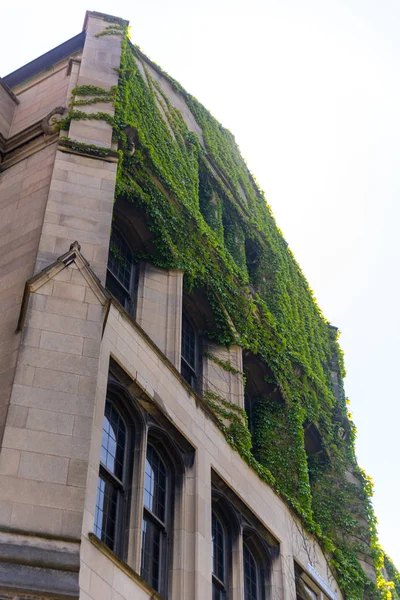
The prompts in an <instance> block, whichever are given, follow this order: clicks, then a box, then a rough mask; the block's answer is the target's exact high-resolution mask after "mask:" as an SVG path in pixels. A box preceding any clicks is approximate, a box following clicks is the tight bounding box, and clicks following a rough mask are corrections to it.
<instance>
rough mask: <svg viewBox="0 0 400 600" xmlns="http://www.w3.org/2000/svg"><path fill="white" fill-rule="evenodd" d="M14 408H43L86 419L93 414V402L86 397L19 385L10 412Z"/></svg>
mask: <svg viewBox="0 0 400 600" xmlns="http://www.w3.org/2000/svg"><path fill="white" fill-rule="evenodd" d="M12 406H16V407H17V406H18V409H19V408H25V407H33V408H41V409H43V410H53V411H57V412H62V413H67V414H73V415H82V416H85V417H91V416H92V413H93V407H92V400H91V399H90V398H87V397H86V396H79V395H78V394H68V393H65V392H56V391H53V390H46V389H41V388H33V387H30V386H25V385H18V384H16V385H14V387H13V394H12V397H11V404H10V410H11V407H12ZM27 416H28V409H27V408H26V417H25V418H27ZM25 422H26V421H25Z"/></svg>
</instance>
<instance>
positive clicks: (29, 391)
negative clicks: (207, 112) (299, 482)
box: [0, 13, 342, 600]
mask: <svg viewBox="0 0 400 600" xmlns="http://www.w3.org/2000/svg"><path fill="white" fill-rule="evenodd" d="M112 22H113V21H112V20H110V18H109V17H108V16H107V15H102V14H100V13H88V14H87V16H86V19H85V28H84V34H80V35H79V36H76V38H73V40H70V41H69V42H68V43H66V44H64V45H62V46H60V47H59V48H56V49H54V50H52V51H51V52H49V53H48V55H45V56H44V57H41V62H40V61H39V63H36V67H35V61H34V62H33V63H32V65H33V66H32V67H30V71H29V69H28V70H27V67H24V68H23V69H25V71H23V72H22V73H20V74H18V72H16V73H15V74H13V76H14V79H10V77H11V76H9V77H8V78H5V81H4V82H2V83H1V85H0V157H1V163H0V170H1V172H0V217H1V218H0V228H1V232H2V234H1V235H0V244H1V246H2V253H1V257H2V258H1V261H0V263H1V264H0V307H1V308H0V332H1V336H0V339H1V342H0V433H1V436H0V440H1V441H0V450H1V451H0V598H10V599H11V598H21V599H22V598H32V599H39V598H42V597H48V598H54V599H60V600H61V599H65V598H80V599H81V600H89V599H92V600H114V599H115V600H130V599H131V598H137V599H138V600H141V599H143V600H145V599H146V600H147V599H150V598H168V599H170V600H189V599H193V600H195V599H196V600H206V599H210V600H211V598H212V597H213V595H212V594H213V585H216V583H215V576H214V577H213V575H212V556H211V549H212V544H213V538H212V520H213V517H212V515H213V510H214V513H215V514H216V515H220V519H221V521H222V522H223V523H224V526H225V529H226V532H227V534H229V535H227V538H226V539H227V540H228V539H229V544H230V550H229V560H227V565H226V582H225V584H224V585H225V586H226V593H227V597H228V598H229V600H245V589H246V584H245V579H246V566H245V560H244V553H245V551H246V548H250V549H252V552H253V553H254V556H256V557H257V561H258V563H259V565H261V567H262V568H261V567H260V571H259V573H260V574H259V575H258V577H259V579H260V578H261V577H262V581H261V579H260V580H259V582H258V584H257V585H258V586H259V591H258V592H257V593H258V594H259V596H258V597H259V598H260V599H261V598H263V599H264V600H266V599H267V598H268V599H270V600H272V599H273V600H289V599H293V600H294V598H296V590H297V594H298V597H300V595H301V594H302V593H303V592H302V590H304V589H307V588H308V589H309V590H311V592H312V593H313V594H314V596H312V597H315V598H319V599H320V600H322V599H328V598H329V599H330V600H335V599H337V600H340V599H341V598H342V596H341V593H340V591H339V589H338V586H337V583H336V581H335V579H334V576H333V573H332V572H331V570H330V568H329V565H328V563H327V560H326V558H325V556H324V554H323V552H322V550H321V549H320V547H319V546H318V544H317V542H316V541H315V540H314V539H313V538H312V537H311V536H309V535H308V534H307V533H306V532H305V531H304V530H303V529H302V526H301V524H300V522H299V521H298V520H297V518H296V517H295V516H294V515H293V514H292V513H291V511H290V510H289V508H288V506H287V505H286V504H285V503H284V502H283V501H282V500H281V499H280V498H279V497H278V496H277V495H276V493H275V492H274V491H273V490H272V489H271V488H270V487H269V486H267V485H266V484H265V483H264V482H262V481H261V480H260V479H259V477H258V476H257V474H256V473H255V472H254V471H253V470H252V469H251V468H250V467H249V466H248V465H247V464H246V463H245V462H244V461H243V460H242V459H241V458H240V456H239V455H238V454H237V453H236V452H235V451H234V450H233V449H232V448H231V447H230V446H229V445H228V443H227V441H226V439H225V437H224V436H223V434H222V433H221V430H220V427H219V426H218V423H217V421H216V419H215V417H214V416H213V414H212V413H211V411H210V410H209V408H208V406H207V404H206V403H205V402H204V400H203V399H202V397H201V395H200V393H199V392H200V391H201V392H205V391H207V390H209V391H211V392H213V393H214V394H217V395H218V396H222V397H224V398H225V399H226V400H227V401H229V402H232V403H234V404H236V405H237V406H238V407H240V408H243V406H244V389H243V373H242V370H243V365H242V349H241V348H240V347H239V346H233V347H231V348H223V347H220V346H218V345H216V344H214V343H211V342H210V341H207V340H202V341H201V343H202V350H204V356H203V357H202V360H201V372H200V371H196V369H197V366H196V367H193V369H194V371H196V373H195V376H196V377H197V378H198V380H201V382H200V386H191V385H190V384H189V383H188V378H187V377H184V376H183V374H184V371H183V369H182V360H183V358H182V357H184V353H185V344H187V343H188V342H187V340H186V338H185V337H184V335H182V330H183V328H184V327H183V315H184V314H185V310H187V309H186V308H185V300H184V292H183V289H182V288H183V286H182V280H183V274H182V272H180V271H165V270H162V269H158V268H155V267H154V266H152V265H150V264H148V263H141V264H140V265H137V266H136V270H135V274H134V275H133V272H132V274H131V277H132V282H131V283H132V290H134V292H132V294H133V293H134V294H135V303H134V309H131V310H128V309H127V306H123V302H122V300H121V298H117V297H113V293H114V292H113V291H112V289H111V288H110V284H109V280H108V279H106V276H107V263H108V257H109V246H110V230H111V224H112V216H113V209H114V188H115V180H116V170H117V162H116V158H115V157H114V155H113V153H112V152H110V155H109V156H103V157H98V156H88V155H85V152H83V151H76V149H73V148H72V146H71V144H68V140H67V141H65V139H64V136H65V137H69V140H76V141H78V142H83V143H85V144H94V145H97V146H101V147H103V148H110V150H113V149H115V148H114V145H115V144H114V142H113V140H112V128H111V126H110V125H109V124H108V123H107V122H103V121H96V120H89V119H87V120H75V121H72V122H71V126H70V128H69V131H68V132H59V131H57V128H55V127H54V122H53V118H55V119H56V120H57V119H59V118H60V117H61V116H62V113H63V114H65V112H64V111H63V109H66V108H67V106H68V104H69V102H70V99H71V93H72V90H73V88H74V87H76V86H77V85H79V86H82V85H92V86H97V87H101V88H103V89H106V90H109V89H110V88H111V87H112V86H114V85H117V83H118V73H117V70H116V69H117V68H118V67H119V64H120V63H119V60H120V52H121V37H120V36H118V35H100V36H99V35H98V34H99V33H101V32H103V31H104V30H105V29H106V27H110V23H112ZM68 49H69V50H68ZM68 52H70V53H68ZM38 60H39V59H38ZM35 69H36V70H35ZM18 76H19V77H20V80H18ZM7 81H11V82H14V83H13V84H12V89H10V86H8V84H7ZM10 85H11V84H10ZM92 108H93V107H90V106H86V107H85V106H83V107H82V110H87V111H90V110H91V109H92ZM55 109H56V110H55ZM96 110H101V111H102V112H107V113H108V114H110V115H113V111H114V108H113V105H112V103H107V102H105V103H104V104H103V103H99V105H97V106H96ZM57 111H58V112H57ZM49 115H51V116H50V117H49ZM118 210H120V213H119V219H121V214H122V217H123V214H124V213H123V210H122V209H121V208H120V207H119V208H118ZM121 210H122V213H121ZM114 214H115V213H114ZM128 218H129V219H131V218H132V216H129V217H128V215H126V220H127V221H128ZM106 288H108V289H109V290H111V292H112V293H110V291H107V289H106ZM125 292H126V293H128V291H127V290H125ZM114 295H115V294H114ZM185 335H188V334H187V332H186V334H185ZM189 337H190V336H189ZM196 343H197V342H196ZM227 362H229V363H230V364H231V365H232V367H233V368H232V369H231V370H230V371H227V370H226V369H224V367H223V365H224V364H225V363H227ZM199 364H200V363H199ZM193 388H195V389H193ZM106 402H111V404H112V405H113V406H115V407H117V408H118V410H120V411H121V415H123V417H124V419H123V420H124V423H125V424H126V431H127V435H126V440H127V441H126V442H124V443H125V444H126V445H125V449H126V455H127V456H125V458H126V460H125V459H124V460H125V463H124V464H125V465H126V466H125V471H126V472H124V474H123V475H121V477H120V480H118V485H116V487H115V488H113V490H114V491H115V495H116V497H118V498H119V500H118V502H119V504H118V506H119V508H118V511H119V512H118V511H117V514H116V516H115V519H114V521H115V526H113V527H114V530H113V535H112V536H109V537H110V538H111V537H112V542H110V541H109V540H108V539H107V536H104V538H103V536H102V535H100V534H99V533H98V531H99V529H98V523H99V493H100V492H99V489H100V488H99V485H100V484H99V481H100V479H101V477H100V478H99V475H100V476H101V475H102V474H103V476H104V478H105V479H104V481H108V482H112V481H114V480H113V478H112V473H110V472H109V471H110V469H109V468H108V467H107V469H108V471H107V469H106V468H105V466H104V464H105V463H104V462H102V461H103V458H101V456H103V455H102V452H103V450H104V442H102V440H103V439H104V431H103V429H104V422H105V421H104V413H105V407H106V410H107V405H106ZM102 444H103V445H102ZM149 447H151V448H155V449H156V450H157V451H159V452H160V453H161V456H164V459H165V465H166V470H167V472H168V473H170V475H171V477H170V478H169V479H168V477H169V475H168V477H167V481H170V483H168V485H167V489H168V494H169V496H168V498H169V500H168V515H169V516H168V519H167V518H165V519H166V520H165V523H166V524H165V532H166V533H165V532H164V533H165V539H167V537H168V544H165V546H164V547H163V548H164V550H163V553H164V554H163V555H162V556H161V558H160V561H161V559H162V561H164V562H163V566H160V571H159V574H160V580H161V579H162V582H161V583H160V582H159V581H158V580H157V581H156V579H157V578H153V580H151V581H150V580H149V578H148V577H146V575H145V574H144V570H143V564H144V563H143V561H144V558H143V556H144V543H145V542H144V540H145V539H147V538H146V537H145V535H144V533H143V526H144V525H143V523H145V522H148V523H150V520H149V521H146V519H148V518H149V519H150V517H148V515H149V513H150V512H151V511H150V509H149V507H148V505H146V502H147V500H146V491H147V492H148V489H147V487H146V486H148V485H149V484H148V479H146V477H148V464H149V459H148V449H149ZM102 448H103V450H102ZM110 452H111V451H110ZM128 455H129V456H128ZM106 471H107V472H106ZM107 478H108V479H107ZM114 479H115V478H114ZM108 485H109V486H111V487H112V485H114V484H113V483H109V484H108ZM168 486H169V487H168ZM110 489H111V488H110ZM113 493H114V492H113ZM122 494H124V496H123V502H122V500H121V498H122ZM122 505H123V512H124V514H123V515H122V516H121V514H122V513H121V511H122V508H121V506H122ZM103 508H104V505H103ZM150 516H151V515H150ZM151 518H152V519H153V521H151V522H152V523H153V524H154V523H155V527H158V526H159V527H160V528H161V529H160V531H161V530H162V527H164V525H163V523H162V519H159V518H158V517H157V519H158V521H157V519H156V518H155V517H154V516H152V517H151ZM159 522H160V523H161V524H160V523H159ZM157 523H158V524H157ZM96 527H97V529H96ZM118 528H120V530H119V529H118ZM100 529H101V526H100ZM117 530H118V531H119V533H118V531H117ZM162 531H164V530H162ZM164 533H162V534H161V535H164ZM117 534H118V535H117ZM118 536H119V539H118ZM114 538H115V539H114ZM227 543H228V542H227ZM227 552H228V550H227ZM299 573H300V575H299ZM299 580H301V583H296V581H297V582H298V581H299ZM218 585H219V584H218ZM221 585H222V584H221ZM304 586H305V587H304ZM304 593H307V592H304ZM220 597H221V598H222V595H221V596H220ZM301 597H303V596H301ZM304 597H311V596H304Z"/></svg>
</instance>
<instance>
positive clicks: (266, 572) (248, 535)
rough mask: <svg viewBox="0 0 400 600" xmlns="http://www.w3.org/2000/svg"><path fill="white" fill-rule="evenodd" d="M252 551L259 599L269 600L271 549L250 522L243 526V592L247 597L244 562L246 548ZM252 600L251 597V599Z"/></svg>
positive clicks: (246, 599)
mask: <svg viewBox="0 0 400 600" xmlns="http://www.w3.org/2000/svg"><path fill="white" fill-rule="evenodd" d="M245 547H246V548H247V550H248V551H249V552H250V554H251V556H252V558H253V560H254V562H255V566H256V577H257V599H256V600H267V598H268V597H269V586H270V570H271V558H270V556H269V555H270V550H269V548H268V546H267V544H266V542H265V540H263V538H262V537H261V536H260V535H259V533H258V531H257V529H256V528H255V527H252V526H250V525H248V524H245V525H244V526H243V531H242V549H243V594H244V600H248V598H246V574H245V564H244V549H245ZM250 600H251V599H250Z"/></svg>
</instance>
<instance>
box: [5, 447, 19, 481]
mask: <svg viewBox="0 0 400 600" xmlns="http://www.w3.org/2000/svg"><path fill="white" fill-rule="evenodd" d="M20 457H21V452H19V450H11V449H10V448H3V449H2V450H1V452H0V474H1V475H16V474H17V473H18V467H19V461H20Z"/></svg>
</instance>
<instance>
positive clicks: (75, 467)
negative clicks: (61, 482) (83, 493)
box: [67, 458, 88, 488]
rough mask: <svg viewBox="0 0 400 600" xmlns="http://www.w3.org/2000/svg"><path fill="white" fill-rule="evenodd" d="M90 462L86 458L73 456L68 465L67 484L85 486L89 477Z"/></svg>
mask: <svg viewBox="0 0 400 600" xmlns="http://www.w3.org/2000/svg"><path fill="white" fill-rule="evenodd" d="M87 469H88V463H87V461H85V460H76V459H73V458H71V459H70V461H69V467H68V479H67V484H68V485H72V486H76V487H81V488H85V487H86V478H87Z"/></svg>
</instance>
